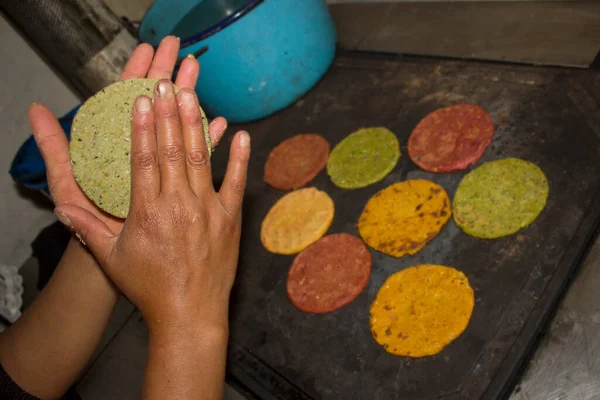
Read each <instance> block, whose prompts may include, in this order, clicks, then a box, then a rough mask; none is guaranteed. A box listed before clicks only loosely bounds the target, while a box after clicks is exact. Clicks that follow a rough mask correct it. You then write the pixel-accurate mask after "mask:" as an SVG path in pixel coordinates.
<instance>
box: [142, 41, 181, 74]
mask: <svg viewBox="0 0 600 400" xmlns="http://www.w3.org/2000/svg"><path fill="white" fill-rule="evenodd" d="M178 52H179V39H177V38H176V37H175V36H167V37H166V38H164V39H163V40H162V42H160V45H159V46H158V49H157V50H156V54H155V55H154V60H153V61H152V65H151V66H150V70H149V71H148V78H154V79H168V80H171V78H172V77H173V69H174V68H175V62H176V61H177V53H178Z"/></svg>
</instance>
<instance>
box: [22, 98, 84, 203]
mask: <svg viewBox="0 0 600 400" xmlns="http://www.w3.org/2000/svg"><path fill="white" fill-rule="evenodd" d="M27 114H28V117H29V123H30V124H31V130H32V131H33V136H34V138H35V141H36V143H37V145H38V147H39V148H40V152H41V153H42V157H43V158H44V162H45V163H46V176H47V179H48V186H49V187H50V192H51V194H52V198H53V199H54V201H55V202H56V204H62V203H64V202H65V201H66V200H67V199H65V198H64V196H65V195H66V194H68V193H73V192H74V191H76V190H78V189H79V188H78V185H77V182H76V181H75V178H74V177H73V170H72V169H71V159H70V157H69V141H68V139H67V137H66V136H65V133H64V131H63V129H62V128H61V126H60V124H59V123H58V121H57V120H56V118H55V117H54V115H53V114H52V112H51V111H50V110H49V109H47V108H46V107H45V106H43V105H41V104H33V105H32V106H31V107H30V108H29V110H28V111H27Z"/></svg>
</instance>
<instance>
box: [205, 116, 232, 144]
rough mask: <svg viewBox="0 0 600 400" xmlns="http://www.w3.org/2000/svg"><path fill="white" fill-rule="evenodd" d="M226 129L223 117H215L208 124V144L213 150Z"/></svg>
mask: <svg viewBox="0 0 600 400" xmlns="http://www.w3.org/2000/svg"><path fill="white" fill-rule="evenodd" d="M226 129H227V120H226V119H225V118H223V117H217V118H215V119H213V120H212V121H211V122H210V125H209V126H208V133H209V134H210V143H211V144H212V148H213V150H214V149H215V148H216V147H217V145H218V144H219V142H220V141H221V138H222V137H223V134H224V133H225V130H226Z"/></svg>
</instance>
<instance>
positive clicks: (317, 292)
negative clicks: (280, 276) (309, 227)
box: [286, 233, 371, 314]
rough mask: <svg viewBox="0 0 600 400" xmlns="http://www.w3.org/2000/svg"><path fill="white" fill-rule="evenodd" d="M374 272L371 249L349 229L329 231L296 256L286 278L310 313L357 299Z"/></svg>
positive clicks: (291, 293)
mask: <svg viewBox="0 0 600 400" xmlns="http://www.w3.org/2000/svg"><path fill="white" fill-rule="evenodd" d="M370 275H371V252H369V249H368V248H367V246H365V244H364V243H363V241H362V240H360V239H359V238H357V237H356V236H352V235H349V234H347V233H337V234H333V235H327V236H325V237H323V238H321V239H319V240H317V241H316V242H315V243H313V244H311V245H310V246H308V247H307V248H306V249H304V250H303V251H302V252H301V253H300V254H298V255H297V256H296V258H295V259H294V262H293V263H292V266H291V267H290V271H289V273H288V279H287V285H286V288H287V293H288V297H289V298H290V301H291V302H292V304H294V306H296V308H298V309H299V310H301V311H304V312H307V313H318V314H322V313H328V312H332V311H336V310H338V309H339V308H341V307H343V306H345V305H346V304H348V303H350V302H351V301H352V300H354V299H355V298H356V297H357V296H358V295H359V294H360V293H361V292H362V291H363V289H364V288H365V286H367V283H368V282H369V276H370Z"/></svg>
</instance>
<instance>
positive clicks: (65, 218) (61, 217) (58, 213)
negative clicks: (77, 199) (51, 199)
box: [54, 210, 73, 229]
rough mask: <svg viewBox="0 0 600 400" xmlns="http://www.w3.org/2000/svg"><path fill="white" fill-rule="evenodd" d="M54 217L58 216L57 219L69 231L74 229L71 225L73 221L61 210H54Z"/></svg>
mask: <svg viewBox="0 0 600 400" xmlns="http://www.w3.org/2000/svg"><path fill="white" fill-rule="evenodd" d="M54 215H56V218H58V220H59V221H60V222H61V224H63V225H64V226H66V227H67V228H69V229H73V224H71V219H70V218H69V217H68V216H67V214H65V213H64V212H62V211H60V210H54Z"/></svg>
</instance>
